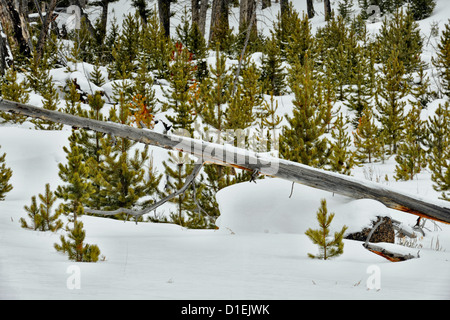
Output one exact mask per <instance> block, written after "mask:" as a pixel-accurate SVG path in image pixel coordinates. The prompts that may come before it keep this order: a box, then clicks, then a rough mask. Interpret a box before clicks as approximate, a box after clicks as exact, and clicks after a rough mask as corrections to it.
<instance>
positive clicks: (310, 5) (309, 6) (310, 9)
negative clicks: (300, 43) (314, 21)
mask: <svg viewBox="0 0 450 320" xmlns="http://www.w3.org/2000/svg"><path fill="white" fill-rule="evenodd" d="M306 11H307V13H308V18H309V19H311V18H313V17H314V15H315V14H316V12H315V11H314V4H313V0H306Z"/></svg>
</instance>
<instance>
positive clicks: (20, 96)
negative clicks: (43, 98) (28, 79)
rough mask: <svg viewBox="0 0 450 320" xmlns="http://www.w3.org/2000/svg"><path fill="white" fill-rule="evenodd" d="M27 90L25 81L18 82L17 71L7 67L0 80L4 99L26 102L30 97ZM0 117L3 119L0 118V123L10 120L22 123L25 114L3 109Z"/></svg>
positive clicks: (0, 91) (0, 88)
mask: <svg viewBox="0 0 450 320" xmlns="http://www.w3.org/2000/svg"><path fill="white" fill-rule="evenodd" d="M28 91H29V90H28V88H27V85H26V83H25V81H21V82H19V80H18V77H17V71H16V70H14V69H13V68H9V69H8V70H7V71H6V74H5V76H4V78H3V79H2V80H1V87H0V93H1V97H2V98H3V99H5V100H9V101H13V102H18V103H27V102H28V101H29V99H30V95H29V93H28ZM0 118H3V120H0V123H2V122H3V123H5V122H12V123H18V124H22V123H24V122H25V120H26V117H25V116H20V115H15V114H12V113H9V112H3V111H1V112H0Z"/></svg>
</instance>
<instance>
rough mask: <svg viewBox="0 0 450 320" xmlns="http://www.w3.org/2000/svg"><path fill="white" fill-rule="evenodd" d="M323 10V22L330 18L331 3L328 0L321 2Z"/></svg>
mask: <svg viewBox="0 0 450 320" xmlns="http://www.w3.org/2000/svg"><path fill="white" fill-rule="evenodd" d="M323 5H324V10H325V21H328V20H329V19H330V18H331V3H330V0H323Z"/></svg>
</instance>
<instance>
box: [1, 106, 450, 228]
mask: <svg viewBox="0 0 450 320" xmlns="http://www.w3.org/2000/svg"><path fill="white" fill-rule="evenodd" d="M0 110H1V111H5V112H10V113H14V114H18V115H24V116H28V117H32V118H36V119H41V120H49V121H52V122H57V123H62V124H65V125H69V126H74V127H77V128H81V129H87V130H93V131H97V132H101V133H105V134H109V135H112V136H116V137H122V138H125V139H130V140H133V141H137V142H141V143H144V144H147V145H153V146H157V147H161V148H165V149H170V150H175V151H181V152H186V153H189V154H192V155H194V156H196V157H198V158H199V163H205V162H212V163H219V164H223V165H228V166H232V167H235V168H239V169H245V170H249V171H252V172H253V175H252V176H253V177H254V176H256V175H258V174H264V175H268V176H273V177H277V178H281V179H285V180H288V181H292V182H297V183H301V184H304V185H307V186H310V187H314V188H318V189H322V190H326V191H328V192H333V193H336V194H340V195H344V196H347V197H350V198H355V199H362V198H368V199H374V200H377V201H380V202H381V203H383V204H384V205H385V206H386V207H388V208H391V209H395V210H399V211H403V212H407V213H411V214H415V215H418V216H421V217H425V218H428V219H433V220H436V221H440V222H445V223H450V204H449V203H448V202H446V201H437V200H436V201H428V200H425V199H420V198H418V197H417V196H413V195H409V194H407V193H403V192H401V191H399V190H397V189H394V188H389V187H387V186H383V185H380V184H378V183H374V182H371V181H365V180H358V179H355V178H353V177H349V176H347V175H342V174H338V173H334V172H329V171H325V170H320V169H316V168H312V167H309V166H306V165H302V164H300V163H296V162H292V161H287V160H283V159H278V158H273V157H266V156H263V155H261V154H258V153H255V152H251V151H248V150H245V149H241V148H236V147H231V146H228V145H219V144H214V143H210V142H206V141H202V140H197V139H191V138H186V137H181V136H175V135H166V134H160V133H157V132H153V131H150V130H144V129H137V128H133V127H129V126H125V125H120V124H116V123H109V122H103V121H96V120H92V119H88V118H82V117H77V116H73V115H70V114H66V113H62V112H57V111H51V110H46V109H43V108H38V107H35V106H31V105H27V104H20V103H16V102H11V101H5V100H3V101H0Z"/></svg>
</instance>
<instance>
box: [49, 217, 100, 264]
mask: <svg viewBox="0 0 450 320" xmlns="http://www.w3.org/2000/svg"><path fill="white" fill-rule="evenodd" d="M85 237H86V232H85V231H84V229H83V223H82V222H81V221H75V222H74V226H73V228H71V229H69V234H68V239H66V237H65V236H63V235H61V237H60V241H61V244H57V243H55V244H54V247H55V249H56V251H59V252H63V253H66V254H67V255H68V257H69V260H71V261H76V262H97V261H98V259H99V257H100V253H101V252H100V249H99V247H98V246H97V245H95V244H87V243H84V239H85Z"/></svg>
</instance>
